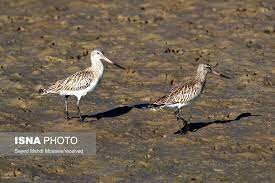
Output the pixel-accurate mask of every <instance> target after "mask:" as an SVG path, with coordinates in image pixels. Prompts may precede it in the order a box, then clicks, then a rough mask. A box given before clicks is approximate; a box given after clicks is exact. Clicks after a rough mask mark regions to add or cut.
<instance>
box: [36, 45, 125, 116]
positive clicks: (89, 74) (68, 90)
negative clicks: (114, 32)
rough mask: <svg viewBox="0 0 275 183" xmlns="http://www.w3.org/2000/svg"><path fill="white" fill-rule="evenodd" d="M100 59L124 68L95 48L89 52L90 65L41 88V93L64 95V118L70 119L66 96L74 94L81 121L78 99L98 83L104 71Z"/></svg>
mask: <svg viewBox="0 0 275 183" xmlns="http://www.w3.org/2000/svg"><path fill="white" fill-rule="evenodd" d="M101 60H104V61H106V62H108V63H110V64H114V65H116V66H117V67H119V68H121V69H124V68H123V67H121V66H119V65H118V64H116V63H114V62H112V61H111V60H109V59H108V58H107V57H105V56H104V55H103V53H102V52H101V51H100V50H99V49H95V50H93V51H92V52H91V66H90V67H88V68H87V69H85V70H82V71H79V72H77V73H75V74H73V75H71V76H69V77H67V78H65V79H62V80H59V81H57V82H56V83H54V84H53V85H51V86H50V87H48V88H47V89H41V90H40V92H41V95H45V94H51V93H53V94H59V95H61V96H64V98H65V115H66V116H65V117H66V119H70V117H69V111H68V102H67V101H68V98H69V96H71V95H74V96H76V98H77V103H76V106H77V110H78V116H79V118H80V120H81V121H82V118H81V112H80V108H79V101H80V99H81V97H83V96H85V95H86V94H87V93H88V92H91V91H93V90H94V89H95V87H96V86H97V85H98V83H99V81H100V80H101V78H102V76H103V72H104V67H103V64H102V62H101Z"/></svg>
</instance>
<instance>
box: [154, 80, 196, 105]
mask: <svg viewBox="0 0 275 183" xmlns="http://www.w3.org/2000/svg"><path fill="white" fill-rule="evenodd" d="M194 84H195V83H194V82H193V81H187V82H185V83H179V84H176V85H174V86H173V87H172V88H171V89H170V91H169V92H168V93H167V94H166V95H164V96H163V97H161V98H159V99H158V100H156V101H155V102H154V104H156V105H167V104H175V103H178V102H179V101H182V99H186V98H188V95H189V93H190V92H191V90H192V89H193V85H194Z"/></svg>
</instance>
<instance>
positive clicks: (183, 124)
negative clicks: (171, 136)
mask: <svg viewBox="0 0 275 183" xmlns="http://www.w3.org/2000/svg"><path fill="white" fill-rule="evenodd" d="M177 120H178V121H181V123H180V134H181V135H183V134H186V133H187V131H188V129H189V125H188V122H187V121H186V120H185V119H184V118H183V117H181V116H180V115H177Z"/></svg>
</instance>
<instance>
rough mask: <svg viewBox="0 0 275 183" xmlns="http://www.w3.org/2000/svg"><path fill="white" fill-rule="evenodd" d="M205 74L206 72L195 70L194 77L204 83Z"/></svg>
mask: <svg viewBox="0 0 275 183" xmlns="http://www.w3.org/2000/svg"><path fill="white" fill-rule="evenodd" d="M206 75H207V73H202V72H197V75H196V79H197V80H198V81H200V82H202V83H205V81H206Z"/></svg>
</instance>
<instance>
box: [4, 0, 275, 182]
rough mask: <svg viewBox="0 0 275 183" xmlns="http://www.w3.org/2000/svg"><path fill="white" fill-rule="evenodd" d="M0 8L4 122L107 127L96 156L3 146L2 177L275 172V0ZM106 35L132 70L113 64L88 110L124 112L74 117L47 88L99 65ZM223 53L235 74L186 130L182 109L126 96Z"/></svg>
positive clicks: (216, 85) (239, 176)
mask: <svg viewBox="0 0 275 183" xmlns="http://www.w3.org/2000/svg"><path fill="white" fill-rule="evenodd" d="M0 12H1V13H0V31H1V35H0V60H1V61H0V131H1V132H7V131H20V132H51V131H88V132H94V131H96V133H97V156H95V157H34V156H29V157H0V179H1V182H56V180H57V181H58V182H71V181H74V182H272V180H274V175H273V174H274V173H273V171H272V169H273V167H274V165H273V164H274V142H275V137H274V117H273V115H274V110H275V108H274V106H275V103H274V97H275V92H274V87H273V85H274V72H275V70H274V66H275V65H274V63H275V62H274V60H275V52H274V49H275V42H274V40H275V24H274V21H273V20H274V18H275V3H274V2H273V1H271V0H266V1H258V0H256V1H253V2H251V1H248V0H246V1H241V2H240V1H234V0H232V1H211V2H207V1H197V0H189V1H172V2H168V1H163V0H160V1H141V0H136V1H118V2H111V1H92V0H91V1H90V0H87V1H65V0H59V1H52V0H49V1H32V0H22V1H7V0H2V1H1V2H0ZM98 47H99V48H102V49H103V50H104V52H105V54H106V56H107V57H108V58H110V59H112V60H114V61H116V62H117V63H119V64H121V65H123V66H125V67H126V68H128V70H127V71H126V72H121V71H120V70H119V69H117V68H115V67H112V66H110V65H105V73H104V77H103V80H102V82H101V84H100V86H98V88H97V89H96V90H95V92H93V93H89V94H88V95H87V96H85V97H84V98H83V100H82V101H81V104H80V105H81V108H82V110H83V111H82V112H83V113H84V114H96V113H102V112H106V111H109V110H112V109H117V108H118V107H120V108H118V109H117V111H116V112H117V114H120V113H121V114H120V115H113V116H111V117H110V116H109V117H108V116H103V117H102V118H101V119H99V120H97V121H93V120H91V119H87V121H88V122H86V123H80V122H79V121H77V120H70V121H66V120H65V119H64V118H63V101H62V100H61V98H60V97H59V96H55V95H52V96H47V97H44V96H43V97H42V96H40V95H39V94H38V92H37V91H38V90H39V89H40V88H42V87H45V86H48V85H50V84H51V83H53V82H55V81H57V80H58V79H63V78H64V77H66V76H69V75H70V74H72V73H74V72H77V71H79V70H81V69H84V68H86V67H88V66H89V64H90V61H89V54H90V51H91V50H92V49H94V48H98ZM217 62H218V63H219V66H218V69H219V70H220V71H222V72H224V73H225V74H227V75H231V76H232V77H233V79H232V80H230V81H228V80H223V79H220V78H217V77H215V76H209V77H208V79H207V84H206V89H205V91H204V94H203V95H202V96H201V97H200V98H199V100H198V101H197V102H196V103H194V104H192V106H190V107H187V108H185V109H183V112H182V113H183V115H186V116H189V117H190V122H191V128H190V130H189V132H188V133H187V134H186V135H183V136H181V135H178V134H174V133H175V132H177V130H178V124H177V122H176V119H175V117H174V115H173V112H172V111H169V110H162V111H156V112H155V111H152V110H145V109H137V108H127V106H128V107H129V106H131V105H134V104H139V103H148V102H150V101H153V100H154V99H156V98H157V97H158V96H161V95H163V94H164V93H165V91H167V89H169V88H170V87H171V85H172V84H175V83H177V82H180V81H183V80H184V79H185V78H186V77H189V76H192V75H194V74H195V70H196V67H197V65H198V64H199V63H208V64H212V65H214V64H215V63H217ZM74 104H75V99H74V98H73V97H71V99H70V100H69V106H70V110H71V111H72V112H73V113H76V109H75V107H74ZM115 114H116V113H115Z"/></svg>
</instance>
